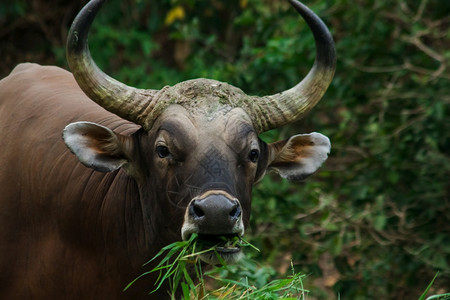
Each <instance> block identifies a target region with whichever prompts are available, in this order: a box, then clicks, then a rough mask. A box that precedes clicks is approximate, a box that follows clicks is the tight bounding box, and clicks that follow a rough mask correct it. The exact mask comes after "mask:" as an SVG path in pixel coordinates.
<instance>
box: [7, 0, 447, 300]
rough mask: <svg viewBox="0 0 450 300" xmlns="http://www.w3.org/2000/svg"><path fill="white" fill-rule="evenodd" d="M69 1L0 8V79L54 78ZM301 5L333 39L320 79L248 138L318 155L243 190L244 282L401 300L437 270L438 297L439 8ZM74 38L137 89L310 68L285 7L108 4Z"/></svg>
mask: <svg viewBox="0 0 450 300" xmlns="http://www.w3.org/2000/svg"><path fill="white" fill-rule="evenodd" d="M85 2H86V1H85V0H82V1H80V0H71V1H67V0H51V1H50V0H28V1H25V0H14V1H8V0H6V1H5V0H2V1H1V2H0V58H1V59H0V77H3V76H6V75H7V74H8V73H9V72H10V70H11V69H12V68H13V67H14V66H15V65H16V64H17V63H19V62H23V61H32V62H38V63H41V64H56V65H59V66H62V67H64V68H67V64H66V61H65V50H64V44H65V37H66V34H67V31H68V27H69V26H70V23H71V21H72V19H73V18H74V16H75V14H76V13H77V12H78V10H79V9H80V8H81V7H82V5H83V4H84V3H85ZM305 3H306V4H307V5H309V6H310V7H311V8H313V9H314V10H315V11H316V12H317V13H318V14H319V15H320V16H321V17H322V18H323V19H324V21H325V23H327V24H328V25H329V27H330V29H331V31H332V33H333V36H334V38H335V41H336V45H337V52H338V65H337V72H336V77H335V79H334V81H333V83H332V85H331V87H330V89H329V90H328V92H327V93H326V95H325V97H324V99H323V100H322V101H321V102H320V103H319V105H318V106H317V107H316V108H315V109H314V110H313V111H312V112H311V113H310V114H309V115H308V116H307V117H306V118H305V119H303V120H301V121H299V122H297V123H295V124H292V125H291V126H288V127H285V128H282V129H280V130H276V131H272V132H269V133H266V134H264V135H263V138H264V139H265V140H266V141H267V142H272V141H274V140H276V139H279V138H286V137H288V136H289V135H291V134H295V133H306V132H311V131H319V132H322V133H324V134H326V135H327V136H329V137H330V139H331V142H332V153H331V156H330V158H329V160H328V161H327V163H326V165H325V166H324V167H323V168H322V169H321V171H320V172H319V173H317V174H316V175H314V176H313V177H312V178H310V179H308V181H307V182H305V183H300V184H299V183H296V184H291V183H288V182H286V181H285V180H282V179H279V178H277V177H276V176H266V178H265V179H264V180H263V182H262V183H260V184H259V186H258V187H257V188H256V189H255V191H254V203H253V212H252V221H251V229H250V235H251V237H250V241H251V242H252V243H254V244H255V245H256V246H257V247H259V248H260V249H262V251H261V253H259V254H257V253H254V254H252V253H250V255H252V256H254V257H255V259H256V260H257V261H259V262H260V264H261V265H263V266H265V267H264V268H262V269H257V270H256V269H255V272H254V274H252V276H259V275H258V270H263V272H265V274H264V276H262V275H261V276H262V277H264V278H267V277H268V276H276V274H283V273H285V272H287V273H289V272H290V263H291V261H292V262H293V265H294V267H295V269H296V271H299V272H304V273H305V274H308V277H307V279H306V281H305V288H307V289H309V290H310V291H311V292H310V293H309V296H308V298H309V299H333V298H337V295H340V297H341V299H417V298H418V297H419V295H420V294H421V293H422V292H423V291H424V289H425V287H426V286H427V285H428V283H429V282H430V281H431V279H432V278H433V276H434V275H435V274H436V272H437V271H440V274H439V277H438V279H437V281H436V283H435V285H434V286H433V291H434V292H435V293H439V292H441V293H442V292H450V224H449V223H450V199H449V194H450V187H449V182H450V180H449V175H450V159H449V155H450V119H449V117H450V113H449V103H450V70H449V65H450V1H443V0H399V1H390V0H377V1H375V0H352V1H349V0H308V1H305ZM90 37H91V38H90V45H91V50H92V52H93V56H94V58H95V60H96V61H97V63H98V64H99V65H100V66H101V67H102V68H103V69H104V70H105V71H106V72H107V73H109V74H110V75H112V76H113V77H115V78H117V79H119V80H121V81H124V82H126V83H128V84H130V85H135V86H138V87H146V88H160V87H162V86H164V85H166V84H169V85H171V84H174V83H176V82H179V81H182V80H186V79H191V78H195V77H207V78H214V79H217V80H221V81H227V82H229V83H232V84H234V85H236V86H239V87H240V88H242V89H243V90H244V91H245V92H247V93H249V94H257V95H264V94H272V93H275V92H279V91H282V90H284V89H287V88H288V87H291V86H293V85H294V84H295V83H296V82H297V81H299V80H300V79H301V78H302V77H303V76H304V75H305V74H306V72H307V71H308V70H309V68H310V66H311V64H312V61H313V58H314V43H313V38H312V36H311V34H310V32H309V30H308V29H307V27H306V25H305V23H304V22H303V21H302V20H301V18H300V17H299V16H298V15H297V14H296V13H295V11H294V10H293V9H292V8H291V7H290V6H289V5H288V3H287V2H286V1H274V0H239V1H238V0H226V1H225V0H222V1H219V0H208V1H206V0H202V1H200V0H154V1H146V0H124V1H118V0H110V1H108V2H107V4H106V5H105V7H104V8H103V10H102V11H101V13H100V15H99V16H98V18H97V19H96V21H95V25H94V28H93V30H92V33H91V36H90ZM36 109H39V108H38V107H36ZM250 252H251V251H250ZM268 274H269V275H268Z"/></svg>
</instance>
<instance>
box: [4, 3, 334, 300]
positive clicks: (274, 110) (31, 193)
mask: <svg viewBox="0 0 450 300" xmlns="http://www.w3.org/2000/svg"><path fill="white" fill-rule="evenodd" d="M103 2H104V0H92V1H90V2H89V3H88V4H87V5H86V6H85V7H84V8H83V10H82V11H81V12H80V13H79V15H78V16H77V18H76V19H75V21H74V23H73V25H72V28H71V30H70V32H69V36H68V43H67V57H68V62H69V66H70V69H71V70H72V73H69V72H67V71H65V70H63V69H60V68H58V67H52V66H39V65H36V64H30V63H25V64H20V65H18V66H17V67H16V68H15V69H14V70H13V71H12V72H11V74H10V75H9V76H8V77H6V78H4V79H3V80H1V81H0V141H1V151H0V189H1V190H0V298H1V299H139V298H141V297H144V296H146V293H147V292H149V291H150V290H152V288H153V282H154V280H155V278H154V277H152V276H148V277H145V278H143V279H142V280H139V281H138V282H137V283H136V284H134V285H133V286H132V287H131V289H130V290H127V291H126V292H122V289H123V288H124V287H125V286H126V285H127V284H128V283H129V282H130V281H131V280H133V279H134V278H135V277H136V276H138V275H140V274H141V273H142V272H143V267H142V265H143V263H144V262H146V261H147V260H148V259H149V258H151V257H152V256H154V255H155V254H156V253H157V251H158V250H159V249H160V248H161V247H163V246H165V245H167V244H169V243H172V242H174V241H177V240H180V239H186V238H188V237H189V236H190V235H191V234H193V233H197V234H198V235H199V236H200V238H201V239H205V240H208V239H214V238H215V237H217V236H219V235H224V236H227V237H235V236H242V235H243V234H244V231H245V228H246V226H247V224H248V221H249V217H250V206H251V205H250V203H251V191H252V186H253V184H255V183H256V182H257V181H258V180H260V179H261V178H262V177H263V176H264V174H265V172H266V171H268V170H271V171H274V172H277V173H278V174H280V176H282V177H285V178H287V179H290V180H300V179H303V178H305V177H307V176H309V175H311V174H312V173H314V172H315V171H316V170H317V169H318V168H319V167H320V165H321V164H322V163H323V162H324V161H325V160H326V158H327V155H328V153H329V150H330V142H329V140H328V138H327V137H325V136H323V135H322V134H319V133H311V134H299V135H295V136H292V137H291V138H289V139H287V140H284V141H279V142H276V143H273V144H266V143H264V142H263V141H262V140H261V139H259V138H258V135H259V134H260V133H262V132H265V131H267V130H270V129H273V128H276V127H280V126H283V125H285V124H288V123H290V122H293V121H295V120H298V119H299V118H301V117H302V116H303V115H304V114H305V113H306V112H307V111H309V110H310V109H311V108H312V107H313V106H314V105H315V104H316V103H317V102H318V101H319V100H320V98H321V97H322V96H323V94H324V92H325V90H326V89H327V87H328V85H329V84H330V82H331V79H332V77H333V74H334V70H335V50H334V44H333V40H332V38H331V35H330V33H329V31H328V29H327V27H326V26H325V25H324V24H323V22H322V21H321V20H320V19H319V17H317V16H316V15H315V14H314V13H313V12H311V11H310V10H309V9H308V8H306V7H305V6H304V5H302V4H301V3H299V2H297V1H296V0H289V2H290V3H291V4H292V5H293V7H294V8H295V9H296V10H297V11H298V12H299V13H300V14H301V15H302V16H303V18H304V19H305V20H306V22H307V24H308V25H309V27H310V29H311V30H312V32H313V35H314V38H315V43H316V48H317V54H316V60H315V63H314V66H313V67H312V69H311V70H310V72H309V73H308V75H307V76H306V77H305V78H304V79H303V80H302V81H301V82H300V83H298V84H297V85H296V86H294V87H293V88H291V89H289V90H287V91H283V92H281V93H279V94H275V95H270V96H264V97H255V96H248V95H246V94H244V93H243V92H242V91H241V90H240V89H238V88H236V87H233V86H231V85H229V84H227V83H223V82H218V81H215V80H209V79H195V80H189V81H185V82H181V83H179V84H176V85H174V86H172V87H168V86H166V87H163V88H161V89H160V90H143V89H137V88H134V87H131V86H127V85H125V84H123V83H120V82H118V81H116V80H114V79H112V78H111V77H109V76H107V75H105V74H104V73H103V72H102V71H101V70H100V69H99V68H98V67H97V66H96V65H95V63H94V62H93V60H92V59H91V56H90V54H89V49H88V45H87V36H88V31H89V27H90V25H91V23H92V21H93V19H94V17H95V15H96V14H97V12H98V10H99V9H100V7H101V6H102V4H103ZM61 134H62V137H63V139H61ZM72 153H73V154H72ZM217 252H218V253H220V255H221V256H222V257H223V258H224V259H225V260H226V261H228V262H234V261H236V260H237V259H239V257H240V256H241V249H240V248H239V247H238V246H235V247H225V246H223V247H222V246H217ZM201 258H202V259H203V260H204V261H205V262H208V263H215V262H217V258H215V257H214V255H208V254H205V255H203V256H202V257H201ZM147 297H148V296H147ZM150 297H154V298H155V299H161V298H165V297H167V292H166V291H165V290H164V289H163V290H161V291H160V292H159V293H156V294H152V295H151V296H150Z"/></svg>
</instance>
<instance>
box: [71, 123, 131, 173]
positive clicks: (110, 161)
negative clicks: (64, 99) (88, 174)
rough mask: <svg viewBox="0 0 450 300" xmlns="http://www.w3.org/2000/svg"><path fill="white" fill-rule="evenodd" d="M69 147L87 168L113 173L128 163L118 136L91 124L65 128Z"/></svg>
mask: <svg viewBox="0 0 450 300" xmlns="http://www.w3.org/2000/svg"><path fill="white" fill-rule="evenodd" d="M63 139H64V142H65V143H66V145H67V147H68V148H69V149H70V150H71V151H72V152H73V153H74V154H75V155H76V156H77V157H78V159H79V160H80V162H81V163H82V164H83V165H85V166H86V167H89V168H92V169H94V170H96V171H100V172H111V171H114V170H117V169H118V168H120V167H121V166H122V165H123V164H125V163H126V159H125V158H124V155H123V153H122V152H121V151H120V150H119V149H120V145H119V143H120V141H119V139H118V137H117V135H116V134H115V133H114V132H113V131H112V130H111V129H109V128H107V127H104V126H101V125H98V124H95V123H91V122H76V123H71V124H69V125H67V126H66V128H64V131H63Z"/></svg>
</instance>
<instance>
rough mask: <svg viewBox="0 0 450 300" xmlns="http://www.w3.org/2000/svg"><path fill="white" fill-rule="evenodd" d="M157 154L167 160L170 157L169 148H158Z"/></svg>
mask: <svg viewBox="0 0 450 300" xmlns="http://www.w3.org/2000/svg"><path fill="white" fill-rule="evenodd" d="M156 153H157V154H158V156H159V157H161V158H167V157H169V156H170V151H169V148H167V147H166V146H161V145H159V146H156Z"/></svg>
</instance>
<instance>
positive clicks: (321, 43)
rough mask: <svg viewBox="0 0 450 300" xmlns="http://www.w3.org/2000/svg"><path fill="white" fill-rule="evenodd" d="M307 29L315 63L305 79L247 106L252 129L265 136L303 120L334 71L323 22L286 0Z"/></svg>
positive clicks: (333, 54) (292, 0) (328, 35)
mask: <svg viewBox="0 0 450 300" xmlns="http://www.w3.org/2000/svg"><path fill="white" fill-rule="evenodd" d="M288 1H289V2H290V3H291V4H292V6H294V8H295V9H296V10H297V11H298V12H299V13H300V14H301V15H302V17H303V18H304V19H305V21H306V23H307V24H308V26H309V27H310V29H311V31H312V33H313V35H314V41H315V43H316V59H315V61H314V65H313V67H312V68H311V70H310V71H309V73H308V75H307V76H306V77H305V78H304V79H303V80H302V81H301V82H300V83H298V84H297V85H296V86H294V87H292V88H291V89H289V90H287V91H284V92H281V93H278V94H275V95H271V96H265V97H255V98H254V99H253V101H255V102H254V103H247V105H248V106H249V110H250V112H249V113H250V115H251V117H252V119H253V122H254V126H255V127H256V128H255V129H256V130H257V131H258V132H260V133H261V132H265V131H268V130H270V129H274V128H277V127H281V126H283V125H285V124H287V123H290V122H293V121H296V120H298V119H300V118H301V117H303V116H304V115H305V113H307V112H308V111H309V110H310V109H311V108H313V107H314V106H315V105H316V104H317V102H319V100H320V99H321V98H322V96H323V94H324V93H325V91H326V89H327V88H328V86H329V85H330V83H331V80H332V79H333V75H334V71H335V69H336V50H335V48H334V42H333V38H332V36H331V33H330V32H329V31H328V28H327V26H326V25H325V24H324V23H323V21H322V20H321V19H320V18H319V17H318V16H317V15H316V14H315V13H314V12H312V11H311V10H310V9H309V8H308V7H306V6H305V5H303V4H302V3H300V2H298V1H296V0H288Z"/></svg>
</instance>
